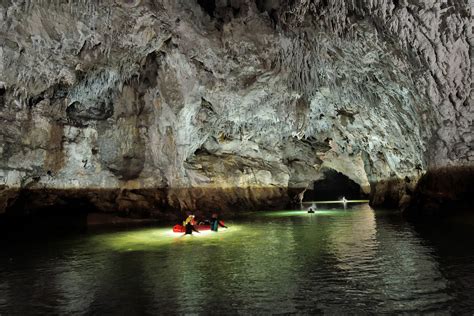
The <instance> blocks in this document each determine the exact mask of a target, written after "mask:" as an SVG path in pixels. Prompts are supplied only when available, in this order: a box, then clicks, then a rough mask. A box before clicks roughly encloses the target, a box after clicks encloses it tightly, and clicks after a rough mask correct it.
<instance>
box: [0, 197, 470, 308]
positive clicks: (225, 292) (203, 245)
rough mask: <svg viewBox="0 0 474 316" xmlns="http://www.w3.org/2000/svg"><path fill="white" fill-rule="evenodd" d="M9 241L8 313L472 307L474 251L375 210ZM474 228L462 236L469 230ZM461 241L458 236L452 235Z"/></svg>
mask: <svg viewBox="0 0 474 316" xmlns="http://www.w3.org/2000/svg"><path fill="white" fill-rule="evenodd" d="M229 226H230V229H228V230H225V229H223V230H220V231H219V232H218V233H213V232H203V233H202V234H194V235H193V236H182V234H175V233H172V232H171V229H170V228H146V229H134V230H127V231H114V232H102V233H90V234H86V235H82V236H77V237H74V238H69V239H67V240H62V241H56V242H54V243H51V242H50V243H45V242H37V243H35V244H33V245H28V244H17V245H4V246H2V248H3V250H6V252H5V253H6V255H5V256H2V257H1V258H0V314H2V315H3V314H4V313H5V314H31V313H36V314H38V313H39V314H44V313H49V314H51V313H52V314H72V313H79V314H81V313H98V314H102V313H120V314H139V313H157V312H159V313H173V314H175V313H209V312H214V313H229V312H230V313H235V312H237V311H238V312H241V313H253V314H254V313H271V312H278V313H315V312H328V313H341V312H342V313H348V312H349V313H367V312H372V313H373V312H399V313H400V312H461V313H462V312H464V313H466V312H469V311H472V310H473V308H474V303H473V302H472V300H471V295H472V294H474V288H473V286H472V285H471V284H473V282H472V281H474V266H473V260H472V259H473V258H474V255H473V253H474V251H473V249H472V248H473V247H471V246H470V245H469V244H468V243H464V244H462V243H460V242H458V240H457V238H458V237H457V235H456V234H455V233H454V232H453V231H451V234H449V233H446V232H445V233H444V234H443V237H442V238H436V236H437V235H436V234H435V233H431V234H429V233H427V231H428V232H433V231H434V230H435V228H432V229H431V230H429V229H428V230H426V229H424V230H422V229H415V228H414V227H413V226H412V225H410V224H408V223H406V222H404V221H402V220H400V219H399V218H397V217H395V218H393V217H391V216H390V215H386V214H380V213H376V212H374V211H373V210H372V209H371V208H370V207H368V206H367V205H363V206H358V207H352V208H350V209H349V210H347V211H344V210H337V209H336V210H319V211H317V212H316V213H315V214H308V213H307V212H306V211H281V212H265V213H259V214H255V215H254V216H252V217H250V218H249V219H247V220H242V221H235V222H233V223H232V222H230V223H229ZM472 237H473V233H472V230H471V231H470V233H467V235H463V239H465V238H471V239H470V240H472ZM454 241H455V242H456V247H454V248H450V247H446V246H445V245H446V244H450V243H451V242H454Z"/></svg>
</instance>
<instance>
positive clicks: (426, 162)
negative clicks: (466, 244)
mask: <svg viewBox="0 0 474 316" xmlns="http://www.w3.org/2000/svg"><path fill="white" fill-rule="evenodd" d="M0 16H1V19H0V30H1V31H0V39H1V41H0V43H3V44H0V45H1V46H0V121H1V123H0V213H2V212H6V211H8V210H11V211H12V212H14V211H15V210H16V211H15V212H17V211H18V210H20V209H23V210H25V209H31V211H34V209H37V208H41V207H49V206H51V205H57V204H60V205H61V203H63V204H65V205H66V204H67V203H69V202H70V201H77V199H80V200H81V201H87V203H89V204H90V205H92V206H94V207H96V208H97V209H99V210H101V211H121V212H124V213H127V214H129V213H130V212H137V213H139V214H143V213H146V214H147V216H153V214H155V215H156V214H163V213H166V212H168V211H169V210H187V209H196V208H201V209H202V208H204V209H209V208H211V207H212V208H218V209H222V210H237V209H253V208H269V207H277V206H281V205H283V204H284V203H285V202H288V201H290V200H291V199H293V198H294V196H295V195H296V196H297V194H298V193H301V192H302V191H304V190H305V189H307V188H311V185H312V183H313V181H316V180H319V179H321V178H322V177H324V170H327V169H332V170H335V171H338V172H341V173H343V174H345V175H346V176H347V177H349V178H350V179H351V180H353V181H354V182H356V183H358V184H359V185H360V186H361V189H362V190H363V192H366V193H369V192H370V193H371V196H372V201H373V203H375V204H383V203H388V202H390V203H395V204H397V205H398V204H399V203H401V204H403V205H406V204H407V203H408V202H409V200H410V197H411V195H412V193H413V192H414V187H415V186H416V182H417V180H418V179H419V178H420V177H421V176H422V175H423V174H424V172H426V170H428V169H429V168H434V167H440V166H459V165H461V166H465V165H467V166H469V165H472V161H473V160H474V149H473V142H474V132H473V128H472V118H473V115H474V114H473V111H474V110H473V106H472V96H473V94H472V93H473V91H472V88H471V83H472V66H471V56H472V55H471V53H472V41H473V37H472V3H471V2H467V1H456V0H449V1H448V0H444V1H430V0H416V1H415V0H397V1H395V0H393V1H392V0H377V1H376V0H360V1H340V0H337V1H329V2H328V1H322V0H321V1H319V0H298V1H276V0H273V1H272V0H258V1H253V0H215V1H214V0H199V1H194V0H179V1H174V0H163V1H153V0H115V1H112V0H101V1H87V0H86V1H73V2H61V1H46V0H37V1H30V0H10V1H2V2H0ZM21 200H26V203H25V202H22V201H21ZM19 201H20V202H19ZM43 201H44V202H43ZM18 203H20V204H18Z"/></svg>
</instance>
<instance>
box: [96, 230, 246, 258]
mask: <svg viewBox="0 0 474 316" xmlns="http://www.w3.org/2000/svg"><path fill="white" fill-rule="evenodd" d="M241 229H242V226H241V225H234V224H232V226H230V227H229V228H227V229H226V228H222V229H219V231H218V232H213V231H211V230H207V231H201V233H196V232H193V234H192V235H185V234H184V233H174V232H173V229H172V227H166V228H145V229H143V228H142V229H135V230H129V231H120V232H113V233H106V234H99V235H97V236H95V237H94V238H96V241H97V242H99V243H102V244H104V245H105V246H106V247H112V248H114V249H116V250H118V251H138V250H146V251H150V250H157V249H160V248H161V247H167V246H170V245H172V244H177V243H188V242H202V241H204V240H208V241H212V240H216V239H219V240H220V239H223V238H227V236H231V235H234V233H236V232H239V231H240V230H241Z"/></svg>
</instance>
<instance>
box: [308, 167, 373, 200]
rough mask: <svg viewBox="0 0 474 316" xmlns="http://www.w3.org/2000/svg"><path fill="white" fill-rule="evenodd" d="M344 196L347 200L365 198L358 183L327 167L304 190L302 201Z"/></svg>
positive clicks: (332, 198)
mask: <svg viewBox="0 0 474 316" xmlns="http://www.w3.org/2000/svg"><path fill="white" fill-rule="evenodd" d="M342 197H345V198H346V199H347V200H358V199H366V198H367V195H366V194H364V193H363V191H362V189H361V187H360V185H359V184H357V183H356V182H354V181H353V180H351V179H350V178H349V177H347V176H346V175H344V174H342V173H340V172H337V171H335V170H332V169H329V170H326V171H324V178H323V179H321V180H317V181H314V182H313V188H312V189H309V190H307V191H306V192H305V195H304V199H303V201H334V200H340V199H342Z"/></svg>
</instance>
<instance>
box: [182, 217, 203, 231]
mask: <svg viewBox="0 0 474 316" xmlns="http://www.w3.org/2000/svg"><path fill="white" fill-rule="evenodd" d="M194 224H196V220H195V219H194V215H189V216H188V218H186V220H185V221H184V222H183V226H184V229H185V232H184V234H185V235H192V234H193V231H195V232H196V233H200V231H199V230H197V229H196V227H194Z"/></svg>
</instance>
